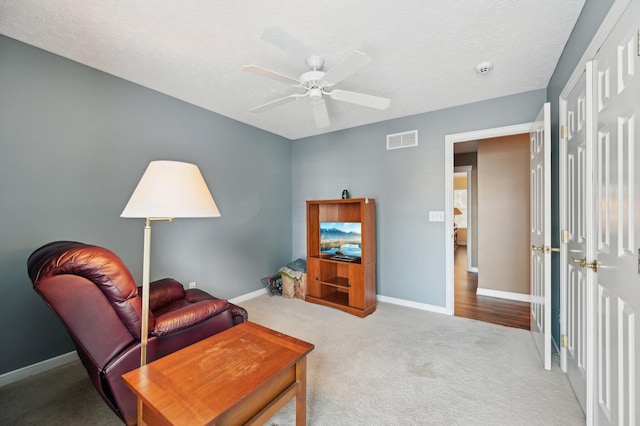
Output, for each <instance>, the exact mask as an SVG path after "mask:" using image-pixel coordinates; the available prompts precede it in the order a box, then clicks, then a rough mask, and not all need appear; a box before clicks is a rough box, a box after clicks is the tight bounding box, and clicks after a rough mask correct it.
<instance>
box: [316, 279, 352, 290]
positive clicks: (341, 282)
mask: <svg viewBox="0 0 640 426" xmlns="http://www.w3.org/2000/svg"><path fill="white" fill-rule="evenodd" d="M320 284H325V285H330V286H332V287H339V288H349V287H351V284H349V278H345V277H331V278H325V279H323V280H321V281H320Z"/></svg>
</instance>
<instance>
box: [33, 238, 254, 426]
mask: <svg viewBox="0 0 640 426" xmlns="http://www.w3.org/2000/svg"><path fill="white" fill-rule="evenodd" d="M27 265H28V271H29V277H30V278H31V281H32V282H33V287H34V289H35V290H36V292H38V294H40V296H42V298H43V299H44V300H45V301H46V302H47V304H48V305H49V307H50V308H51V309H52V310H53V311H54V312H55V313H56V315H58V317H59V318H60V319H61V320H62V322H63V323H64V325H65V327H66V328H67V331H68V332H69V334H70V335H71V338H72V339H73V342H74V344H75V346H76V349H77V351H78V355H79V357H80V359H81V361H82V363H83V364H84V367H85V368H86V370H87V372H88V373H89V377H90V378H91V381H92V382H93V384H94V386H95V387H96V389H97V390H98V392H99V393H100V395H101V396H102V398H103V399H104V400H105V401H106V402H107V404H108V405H109V406H110V407H111V409H112V410H113V411H114V412H115V413H116V414H117V415H118V416H119V417H120V418H121V419H122V420H123V421H124V422H125V423H126V424H128V425H134V424H136V422H137V399H136V396H135V395H134V394H133V393H132V392H131V391H130V390H129V389H128V388H127V387H126V385H125V384H124V382H123V381H122V379H121V376H122V374H124V373H126V372H128V371H131V370H134V369H136V368H138V367H139V366H140V327H141V323H142V292H141V291H139V289H138V287H137V286H136V284H135V282H134V280H133V277H132V275H131V273H130V272H129V270H128V269H127V268H126V266H125V265H124V264H123V263H122V261H121V260H120V258H118V256H116V255H115V254H114V253H113V252H111V251H109V250H107V249H105V248H102V247H98V246H93V245H88V244H83V243H78V242H71V241H55V242H52V243H49V244H47V245H44V246H42V247H40V248H39V249H37V250H36V251H34V252H33V253H32V254H31V256H30V257H29V260H28V262H27ZM149 311H150V312H149V339H148V344H147V362H152V361H154V360H156V359H158V358H161V357H163V356H165V355H167V354H170V353H172V352H175V351H177V350H179V349H181V348H184V347H186V346H188V345H191V344H193V343H195V342H198V341H200V340H202V339H204V338H206V337H209V336H211V335H214V334H216V333H219V332H221V331H223V330H226V329H228V328H230V327H233V326H234V325H236V324H240V323H242V322H244V321H246V320H247V319H248V315H247V311H246V310H245V309H244V308H242V307H240V306H236V305H234V304H231V303H229V302H228V301H226V300H220V299H217V298H215V297H213V296H211V295H209V294H208V293H206V292H204V291H202V290H199V289H189V290H185V289H184V287H183V286H182V284H180V283H179V282H177V281H175V280H173V279H170V278H167V279H162V280H158V281H155V282H153V283H151V285H150V288H149Z"/></svg>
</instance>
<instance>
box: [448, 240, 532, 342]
mask: <svg viewBox="0 0 640 426" xmlns="http://www.w3.org/2000/svg"><path fill="white" fill-rule="evenodd" d="M454 259H455V260H454V269H455V271H454V282H455V294H454V299H455V305H454V313H455V315H456V316H459V317H465V318H471V319H475V320H478V321H484V322H490V323H493V324H501V325H506V326H508V327H515V328H523V329H525V330H529V321H530V319H529V315H530V314H529V310H530V304H529V303H528V302H519V301H515V300H508V299H500V298H497V297H489V296H478V295H476V290H477V288H478V274H475V273H470V272H467V248H466V246H458V247H457V248H456V249H455V254H454Z"/></svg>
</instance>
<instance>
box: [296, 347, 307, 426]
mask: <svg viewBox="0 0 640 426" xmlns="http://www.w3.org/2000/svg"><path fill="white" fill-rule="evenodd" d="M296 381H297V382H298V384H299V386H298V394H297V395H296V426H306V425H307V357H306V356H305V357H302V359H301V360H300V361H298V362H297V363H296Z"/></svg>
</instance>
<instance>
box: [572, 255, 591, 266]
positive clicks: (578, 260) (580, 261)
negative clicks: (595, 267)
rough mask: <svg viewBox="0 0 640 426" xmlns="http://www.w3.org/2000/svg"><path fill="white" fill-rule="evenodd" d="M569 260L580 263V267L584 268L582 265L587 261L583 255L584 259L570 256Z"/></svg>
mask: <svg viewBox="0 0 640 426" xmlns="http://www.w3.org/2000/svg"><path fill="white" fill-rule="evenodd" d="M571 261H572V262H573V263H577V264H578V265H580V267H581V268H584V265H585V264H586V263H587V258H586V257H585V258H584V259H578V258H577V257H573V256H571Z"/></svg>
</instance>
